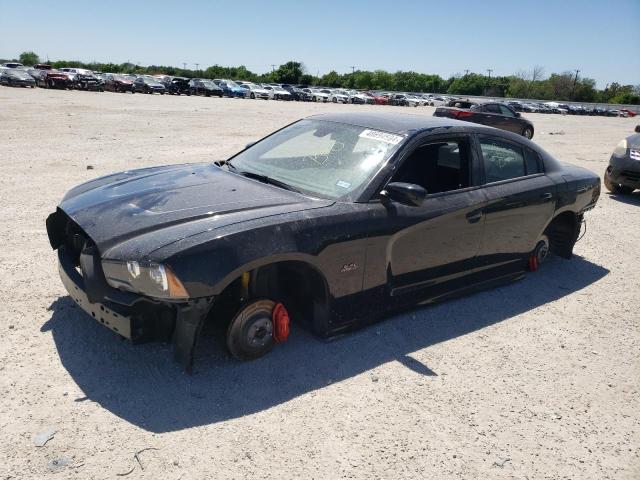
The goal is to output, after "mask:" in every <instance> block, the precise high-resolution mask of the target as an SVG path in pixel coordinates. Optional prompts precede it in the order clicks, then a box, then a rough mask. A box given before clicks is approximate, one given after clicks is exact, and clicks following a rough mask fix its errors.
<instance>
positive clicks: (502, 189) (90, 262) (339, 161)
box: [46, 113, 600, 368]
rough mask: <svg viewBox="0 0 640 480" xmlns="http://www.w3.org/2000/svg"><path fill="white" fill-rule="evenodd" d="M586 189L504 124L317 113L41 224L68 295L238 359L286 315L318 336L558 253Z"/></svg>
mask: <svg viewBox="0 0 640 480" xmlns="http://www.w3.org/2000/svg"><path fill="white" fill-rule="evenodd" d="M338 146H339V148H337V147H338ZM599 193H600V179H599V178H598V176H597V175H595V174H594V173H592V172H591V171H589V170H587V169H584V168H580V167H575V166H571V165H568V164H564V163H560V162H559V161H557V160H556V159H555V158H553V157H552V156H551V155H549V154H548V153H547V152H545V151H544V150H542V149H541V148H539V147H538V146H537V145H536V144H534V143H533V142H530V141H528V140H526V139H524V138H522V137H519V136H517V135H514V134H511V133H509V132H504V131H501V130H496V129H493V128H487V127H485V126H482V125H475V124H474V125H472V124H470V123H467V122H459V121H456V120H453V119H449V118H435V117H431V116H424V115H398V114H395V115H381V114H372V113H363V114H325V115H317V116H314V117H310V118H307V119H302V120H300V121H298V122H295V123H293V124H291V125H289V126H286V127H284V128H282V129H280V130H278V131H276V132H274V133H273V134H271V135H269V136H267V137H265V138H263V139H261V140H259V141H258V142H256V143H254V144H253V145H251V146H249V147H248V148H246V149H244V150H243V151H241V152H239V153H238V154H237V155H235V156H233V157H231V158H230V159H228V160H222V161H218V162H216V163H198V164H187V165H170V166H163V167H151V168H144V169H140V170H129V171H125V172H122V173H116V174H112V175H108V176H106V177H101V178H97V179H95V180H92V181H90V182H87V183H85V184H83V185H80V186H78V187H75V188H73V189H72V190H71V191H69V192H68V193H67V194H66V195H65V196H64V198H63V199H62V200H61V202H60V203H59V205H58V207H57V208H56V209H55V211H54V212H53V213H52V214H51V215H50V216H49V217H48V218H47V221H46V228H47V233H48V237H49V242H50V244H51V247H52V248H53V249H55V250H57V257H58V263H59V274H60V278H61V280H62V283H63V285H64V287H65V288H66V289H67V291H68V292H69V293H70V295H71V299H72V300H73V301H74V302H76V303H77V304H78V306H79V307H80V308H81V309H83V310H84V311H85V312H86V313H88V314H89V316H90V317H95V320H96V321H99V322H100V323H101V324H102V325H104V326H105V327H107V328H110V329H111V330H112V331H114V332H116V333H117V334H119V335H121V336H123V337H125V338H129V339H131V340H133V341H137V342H139V341H144V340H161V341H171V342H173V347H174V353H175V356H176V358H177V359H178V360H179V361H180V362H182V364H183V365H184V366H186V367H187V368H190V367H191V365H192V361H193V351H194V347H195V345H196V344H197V341H198V336H199V335H200V333H201V332H202V331H203V326H204V324H205V322H206V321H207V320H211V321H213V322H216V326H217V327H219V328H218V329H216V331H220V332H224V333H223V335H225V337H226V338H225V340H226V344H227V347H228V350H229V352H230V353H231V355H233V356H234V357H235V358H237V359H239V360H252V359H255V358H258V357H261V356H263V355H265V354H267V353H268V352H269V351H270V350H271V349H272V348H274V346H275V345H276V344H277V343H278V342H284V341H286V340H287V337H288V334H289V323H290V321H294V322H300V323H301V324H302V325H305V326H306V327H307V328H308V329H309V330H311V331H312V332H313V333H315V334H316V335H318V336H320V337H323V338H326V337H330V336H333V335H339V334H343V333H344V332H345V331H347V330H349V329H352V328H355V327H357V326H361V325H366V324H368V323H370V322H371V321H373V320H379V319H381V318H383V317H384V316H387V315H389V314H391V313H392V312H395V311H397V310H399V309H406V308H408V307H412V306H414V305H421V304H424V303H427V302H431V301H436V300H442V299H446V298H450V297H451V296H452V295H460V294H462V293H467V292H473V291H477V289H479V288H487V287H495V286H497V285H500V284H504V283H508V282H511V281H515V280H518V279H520V278H522V277H523V276H524V275H525V274H526V272H527V271H535V270H537V269H538V267H539V266H540V264H541V263H542V262H543V261H544V260H545V259H546V258H547V255H548V253H549V252H551V253H553V254H556V255H558V256H560V257H563V258H566V259H570V258H571V257H572V254H573V248H574V245H575V243H576V240H577V238H578V234H579V231H580V225H581V223H582V221H583V218H584V215H585V212H587V211H588V210H590V209H592V208H593V207H594V206H595V204H596V202H597V200H598V197H599ZM557 268H558V266H557V265H556V266H555V267H554V270H557ZM90 317H89V318H90Z"/></svg>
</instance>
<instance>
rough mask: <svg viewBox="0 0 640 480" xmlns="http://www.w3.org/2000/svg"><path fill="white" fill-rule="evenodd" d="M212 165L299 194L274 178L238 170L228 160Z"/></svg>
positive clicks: (298, 191)
mask: <svg viewBox="0 0 640 480" xmlns="http://www.w3.org/2000/svg"><path fill="white" fill-rule="evenodd" d="M214 165H217V166H218V167H222V166H225V167H227V168H228V169H229V171H232V172H235V173H237V174H238V175H242V176H243V177H247V178H253V179H254V180H258V181H259V182H262V183H268V184H269V185H275V186H276V187H280V188H284V189H285V190H290V191H292V192H296V193H301V192H300V190H297V189H296V188H294V187H292V186H291V185H289V184H288V183H285V182H282V181H280V180H276V179H275V178H271V177H269V176H267V175H263V174H261V173H255V172H248V171H246V170H238V167H236V166H235V165H233V164H232V163H231V162H230V161H229V160H221V161H218V162H214Z"/></svg>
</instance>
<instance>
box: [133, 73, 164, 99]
mask: <svg viewBox="0 0 640 480" xmlns="http://www.w3.org/2000/svg"><path fill="white" fill-rule="evenodd" d="M133 88H134V90H135V91H136V92H140V93H150V94H153V93H159V94H160V95H164V94H165V92H166V91H167V90H166V88H164V85H163V84H162V83H160V82H159V81H158V80H157V79H155V78H153V77H147V76H142V77H138V78H136V79H135V81H134V82H133Z"/></svg>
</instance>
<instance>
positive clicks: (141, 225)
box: [60, 164, 333, 253]
mask: <svg viewBox="0 0 640 480" xmlns="http://www.w3.org/2000/svg"><path fill="white" fill-rule="evenodd" d="M331 203H333V202H331V201H328V200H319V199H314V198H310V197H306V196H304V195H301V194H299V193H296V192H292V191H288V190H284V189H282V188H279V187H276V186H273V185H268V184H264V183H261V182H259V181H256V180H252V179H249V178H246V177H243V176H241V175H238V174H235V173H230V172H228V171H226V170H223V169H222V168H220V167H218V166H216V165H213V164H187V165H174V166H167V167H155V168H147V169H141V170H133V171H128V172H122V173H118V174H114V175H109V176H106V177H102V178H98V179H96V180H93V181H90V182H87V183H84V184H82V185H79V186H77V187H76V188H74V189H72V190H70V191H69V192H68V193H67V195H66V196H65V197H64V199H63V200H62V202H61V203H60V209H61V210H63V211H64V212H65V213H66V214H67V215H68V216H69V217H70V218H71V219H72V220H73V221H74V222H75V223H77V224H78V225H79V226H80V227H81V228H82V229H83V230H84V231H85V233H86V234H87V235H88V236H89V237H90V238H91V240H93V242H95V244H96V246H97V247H98V249H99V250H100V252H101V253H105V252H107V251H108V250H109V249H111V248H113V247H115V246H117V245H119V244H121V243H123V242H127V241H130V240H133V239H136V238H138V237H140V239H141V243H143V244H144V246H143V245H140V248H141V250H145V251H147V252H149V251H152V250H153V249H156V248H159V247H161V246H163V245H166V244H168V243H170V242H173V241H175V240H177V239H179V238H184V237H185V236H189V235H195V234H197V233H200V232H203V231H205V230H210V229H212V228H219V227H222V226H228V225H230V224H233V223H239V222H242V221H247V220H254V219H256V218H262V217H266V216H271V215H278V214H283V213H288V212H293V211H300V210H306V209H311V208H319V207H323V206H327V205H330V204H331Z"/></svg>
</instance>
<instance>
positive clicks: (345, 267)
mask: <svg viewBox="0 0 640 480" xmlns="http://www.w3.org/2000/svg"><path fill="white" fill-rule="evenodd" d="M357 269H358V265H356V264H355V263H347V264H346V265H343V266H342V268H341V269H340V273H346V272H353V271H354V270H357Z"/></svg>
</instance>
